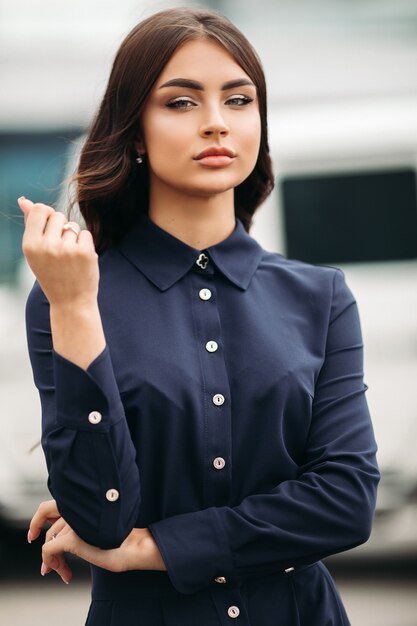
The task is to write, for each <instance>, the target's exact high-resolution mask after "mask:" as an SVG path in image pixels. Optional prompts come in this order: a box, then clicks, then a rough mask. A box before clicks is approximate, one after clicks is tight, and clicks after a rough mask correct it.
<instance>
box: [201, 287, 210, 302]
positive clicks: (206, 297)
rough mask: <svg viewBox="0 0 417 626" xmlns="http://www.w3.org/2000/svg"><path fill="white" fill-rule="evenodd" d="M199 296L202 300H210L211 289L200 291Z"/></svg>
mask: <svg viewBox="0 0 417 626" xmlns="http://www.w3.org/2000/svg"><path fill="white" fill-rule="evenodd" d="M198 295H199V296H200V298H201V299H202V300H210V298H211V291H210V289H200V291H199V292H198Z"/></svg>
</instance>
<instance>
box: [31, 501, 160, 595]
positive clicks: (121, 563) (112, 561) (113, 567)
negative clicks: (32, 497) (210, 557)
mask: <svg viewBox="0 0 417 626" xmlns="http://www.w3.org/2000/svg"><path fill="white" fill-rule="evenodd" d="M48 520H50V521H51V520H54V523H53V524H52V526H51V527H50V528H49V529H48V531H47V533H46V541H45V543H44V545H43V547H42V567H41V574H42V575H45V574H48V573H49V572H51V571H52V570H55V571H56V572H57V573H58V574H59V575H60V576H61V578H62V580H63V581H64V582H65V583H69V582H70V580H71V578H72V571H71V569H70V567H69V566H68V564H67V563H66V561H65V557H64V554H65V553H66V552H69V553H71V554H74V555H75V556H77V557H79V558H80V559H83V560H84V561H87V562H88V563H91V564H92V565H97V566H98V567H101V568H103V569H106V570H108V571H110V572H125V571H127V570H133V569H140V570H161V571H164V570H166V567H165V564H164V561H163V559H162V556H161V553H160V551H159V548H158V546H157V544H156V542H155V540H154V538H153V536H152V534H151V532H150V531H149V529H148V528H134V529H133V530H132V532H131V533H130V535H128V536H127V537H126V539H125V540H124V541H123V543H122V544H121V545H120V547H119V548H113V549H111V550H103V549H101V548H97V547H96V546H92V545H90V544H88V543H86V542H85V541H83V540H82V539H80V537H79V536H78V535H77V534H76V533H75V532H74V531H73V530H72V528H71V527H70V526H69V525H68V524H67V523H66V522H65V520H64V519H63V518H62V517H60V515H59V512H58V509H57V506H56V502H55V500H48V501H47V502H42V503H41V505H40V506H39V508H38V510H37V511H36V513H35V515H34V516H33V518H32V520H31V523H30V527H29V533H28V537H29V538H30V540H32V539H36V538H37V537H38V536H39V534H40V531H41V529H42V528H43V526H44V525H45V522H47V521H48Z"/></svg>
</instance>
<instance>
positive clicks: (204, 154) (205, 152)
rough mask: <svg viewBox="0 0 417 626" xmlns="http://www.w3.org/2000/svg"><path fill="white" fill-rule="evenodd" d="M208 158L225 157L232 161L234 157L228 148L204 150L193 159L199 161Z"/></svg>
mask: <svg viewBox="0 0 417 626" xmlns="http://www.w3.org/2000/svg"><path fill="white" fill-rule="evenodd" d="M210 156H214V157H216V156H220V157H222V156H223V157H224V156H226V157H229V158H231V159H233V158H234V157H235V156H236V155H235V153H234V152H232V150H229V149H228V148H206V150H203V152H200V154H198V155H197V156H196V157H194V158H195V160H196V161H199V160H200V159H204V158H205V157H210Z"/></svg>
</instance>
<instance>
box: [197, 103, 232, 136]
mask: <svg viewBox="0 0 417 626" xmlns="http://www.w3.org/2000/svg"><path fill="white" fill-rule="evenodd" d="M228 134H229V127H228V125H227V124H226V122H225V120H224V118H223V116H222V115H221V112H220V111H219V109H218V108H217V107H212V108H210V111H209V112H207V114H206V117H205V119H204V121H203V122H202V124H201V127H200V135H201V136H202V137H212V136H213V135H214V136H217V135H218V136H220V137H226V136H227V135H228Z"/></svg>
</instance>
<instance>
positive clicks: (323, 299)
mask: <svg viewBox="0 0 417 626" xmlns="http://www.w3.org/2000/svg"><path fill="white" fill-rule="evenodd" d="M258 269H259V271H260V272H261V273H264V274H265V275H266V276H269V277H270V279H271V280H272V281H274V282H276V284H279V285H280V286H281V287H282V289H283V290H284V291H285V293H286V294H288V295H293V296H294V297H295V298H297V299H298V298H302V299H303V300H304V302H305V304H308V303H309V302H310V303H316V304H320V305H321V306H324V307H328V308H329V313H330V316H331V317H333V316H334V315H336V314H337V312H338V311H339V310H342V309H344V308H346V307H347V306H349V305H351V304H353V303H354V302H355V298H354V296H353V294H352V292H351V290H350V288H349V287H348V285H347V284H346V279H345V274H344V272H343V270H342V269H341V268H339V267H334V266H331V265H317V264H312V263H306V262H305V261H300V260H299V259H290V258H287V257H285V256H284V255H282V254H279V253H278V252H270V251H267V250H264V254H263V256H262V259H261V262H260V264H259V268H258Z"/></svg>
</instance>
